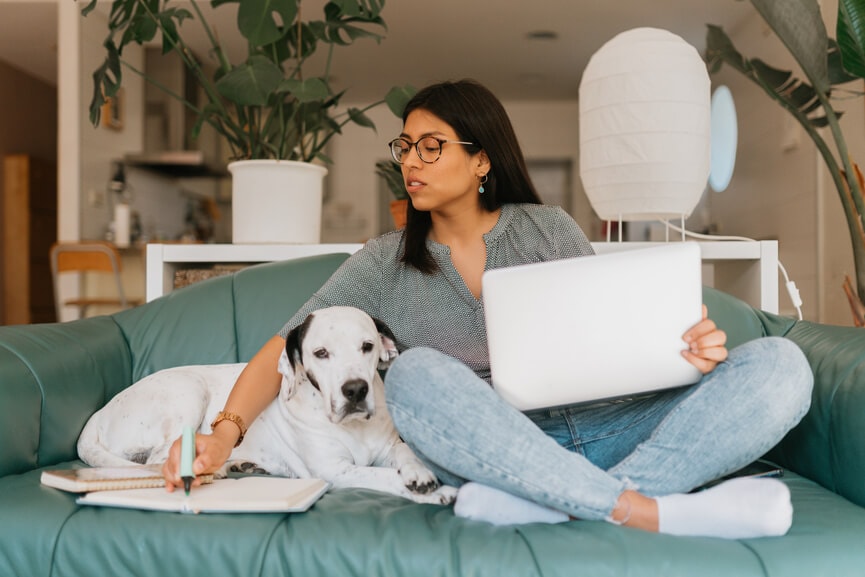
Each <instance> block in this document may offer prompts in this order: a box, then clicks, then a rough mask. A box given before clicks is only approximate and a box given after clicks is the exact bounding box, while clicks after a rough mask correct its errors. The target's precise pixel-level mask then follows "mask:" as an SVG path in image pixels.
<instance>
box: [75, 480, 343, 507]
mask: <svg viewBox="0 0 865 577" xmlns="http://www.w3.org/2000/svg"><path fill="white" fill-rule="evenodd" d="M329 487H330V484H329V483H327V482H326V481H324V480H322V479H287V478H284V477H258V476H251V477H240V478H227V479H218V480H215V481H213V483H211V484H209V485H202V486H201V487H196V488H194V489H192V491H191V492H190V494H189V496H188V497H187V496H186V493H185V492H184V491H183V490H182V489H177V490H175V491H174V492H173V493H168V492H167V491H166V490H165V488H164V487H161V488H154V489H127V490H121V491H94V492H92V493H87V494H86V495H84V496H83V497H79V498H78V500H77V503H78V504H80V505H100V506H104V507H124V508H127V509H147V510H154V511H176V512H179V513H298V512H303V511H306V510H307V509H309V508H310V507H311V506H312V505H313V504H314V503H315V502H316V501H318V499H319V498H320V497H321V496H322V495H324V493H325V492H326V491H327V490H328V488H329Z"/></svg>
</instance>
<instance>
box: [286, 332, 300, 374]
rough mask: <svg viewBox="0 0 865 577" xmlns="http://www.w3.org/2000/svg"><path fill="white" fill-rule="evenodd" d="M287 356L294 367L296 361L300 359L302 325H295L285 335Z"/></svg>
mask: <svg viewBox="0 0 865 577" xmlns="http://www.w3.org/2000/svg"><path fill="white" fill-rule="evenodd" d="M285 356H286V357H287V358H288V363H289V364H290V365H291V368H292V370H293V369H294V363H295V362H296V361H297V360H299V359H300V326H297V327H294V328H293V329H291V331H289V333H288V336H286V337H285Z"/></svg>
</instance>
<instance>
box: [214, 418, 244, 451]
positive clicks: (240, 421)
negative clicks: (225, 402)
mask: <svg viewBox="0 0 865 577" xmlns="http://www.w3.org/2000/svg"><path fill="white" fill-rule="evenodd" d="M222 421H231V422H232V423H234V424H235V425H237V428H238V429H240V437H238V438H237V442H236V443H235V444H234V446H235V447H239V446H240V443H242V442H243V437H244V435H246V425H245V424H244V422H243V419H241V418H240V415H236V414H234V413H229V412H228V411H219V413H218V414H217V415H216V418H215V419H213V422H212V423H210V430H211V431H213V430H214V429H215V428H216V425H218V424H219V423H221V422H222Z"/></svg>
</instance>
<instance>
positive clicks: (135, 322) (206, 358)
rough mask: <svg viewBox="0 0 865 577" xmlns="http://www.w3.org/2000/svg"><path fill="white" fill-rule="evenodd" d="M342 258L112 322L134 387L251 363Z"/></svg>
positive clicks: (203, 292) (178, 299)
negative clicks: (180, 370) (160, 375)
mask: <svg viewBox="0 0 865 577" xmlns="http://www.w3.org/2000/svg"><path fill="white" fill-rule="evenodd" d="M346 258H348V255H347V254H329V255H321V256H312V257H307V258H300V259H295V260H290V261H282V262H273V263H268V264H262V265H256V266H252V267H248V268H246V269H243V270H241V271H239V272H237V273H235V274H233V275H229V276H223V277H218V278H213V279H210V280H206V281H203V282H200V283H196V284H193V285H190V286H188V287H185V288H183V289H180V290H177V291H174V292H171V293H169V294H167V295H166V296H164V297H162V298H159V299H157V300H155V301H153V302H151V303H148V304H147V305H145V306H142V307H137V308H134V309H129V310H126V311H123V312H121V313H118V314H116V315H114V317H115V319H116V320H117V324H118V325H119V326H120V328H121V330H122V331H123V333H124V335H125V337H126V339H127V340H128V342H129V348H130V350H131V351H132V378H133V381H136V380H138V379H140V378H142V377H144V376H146V375H149V374H150V373H153V372H155V371H158V370H160V369H164V368H168V367H175V366H180V365H195V364H219V363H237V362H246V361H248V360H249V359H250V358H252V356H253V355H254V354H255V353H256V352H257V351H258V349H259V348H261V346H262V345H263V344H264V343H265V342H266V341H267V340H268V339H269V338H271V337H272V336H273V335H275V334H276V333H277V332H278V331H279V329H281V328H282V326H283V325H284V324H285V323H286V321H288V319H289V318H290V317H291V316H292V315H293V314H294V313H295V311H297V309H299V308H300V307H301V306H302V305H303V304H304V303H305V302H306V301H307V300H308V299H309V298H310V297H311V296H312V294H313V293H314V292H315V291H316V290H317V289H318V288H319V287H320V286H321V285H322V284H323V283H324V281H325V280H327V279H328V278H329V277H330V275H331V274H333V272H334V271H335V270H336V269H337V268H338V267H339V265H340V264H342V262H343V261H344V260H345V259H346Z"/></svg>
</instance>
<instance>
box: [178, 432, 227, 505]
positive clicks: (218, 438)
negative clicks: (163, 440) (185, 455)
mask: <svg viewBox="0 0 865 577" xmlns="http://www.w3.org/2000/svg"><path fill="white" fill-rule="evenodd" d="M228 425H229V426H226V427H217V428H216V430H214V432H213V433H212V434H210V435H204V434H201V433H198V434H196V435H195V461H193V463H192V472H193V473H195V480H194V481H193V482H192V486H193V487H198V486H199V485H201V480H200V479H199V477H200V476H201V475H206V474H212V473H214V472H216V471H217V470H218V469H219V468H220V467H222V465H224V464H225V462H226V461H227V460H228V457H229V456H230V455H231V451H232V449H234V444H235V443H236V442H237V435H235V436H234V438H233V439H232V438H231V431H230V429H231V423H228ZM235 429H236V428H235ZM235 432H236V431H235ZM180 442H181V439H180V438H179V437H178V438H177V440H175V441H174V443H173V444H172V445H171V449H170V450H169V451H168V459H167V460H166V461H165V464H164V465H162V476H163V477H165V489H166V490H167V491H168V492H169V493H171V492H173V491H174V489H176V488H178V487H181V488H182V487H183V480H182V479H181V478H180Z"/></svg>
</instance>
